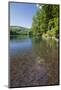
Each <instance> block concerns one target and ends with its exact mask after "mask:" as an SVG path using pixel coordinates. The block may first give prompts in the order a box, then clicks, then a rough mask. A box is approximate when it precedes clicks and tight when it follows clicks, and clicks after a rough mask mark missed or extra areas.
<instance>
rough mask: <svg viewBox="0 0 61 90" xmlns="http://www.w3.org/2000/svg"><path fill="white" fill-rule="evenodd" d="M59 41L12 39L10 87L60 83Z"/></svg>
mask: <svg viewBox="0 0 61 90" xmlns="http://www.w3.org/2000/svg"><path fill="white" fill-rule="evenodd" d="M58 82H59V80H58V43H57V42H56V41H55V40H42V39H38V38H26V39H24V38H22V39H12V40H10V87H22V86H39V85H56V84H58Z"/></svg>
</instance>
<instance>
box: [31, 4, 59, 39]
mask: <svg viewBox="0 0 61 90" xmlns="http://www.w3.org/2000/svg"><path fill="white" fill-rule="evenodd" d="M40 7H41V8H40ZM31 32H32V34H33V35H34V36H42V37H55V38H59V6H58V5H47V4H46V5H40V4H39V9H38V11H37V13H36V15H35V16H33V22H32V28H31Z"/></svg>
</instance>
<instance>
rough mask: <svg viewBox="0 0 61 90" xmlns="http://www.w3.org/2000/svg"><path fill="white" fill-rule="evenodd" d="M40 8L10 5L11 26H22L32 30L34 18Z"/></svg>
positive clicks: (24, 4)
mask: <svg viewBox="0 0 61 90" xmlns="http://www.w3.org/2000/svg"><path fill="white" fill-rule="evenodd" d="M37 10H38V7H37V5H36V4H29V3H12V2H11V3H10V26H22V27H26V28H31V25H32V17H33V16H34V15H35V14H36V12H37Z"/></svg>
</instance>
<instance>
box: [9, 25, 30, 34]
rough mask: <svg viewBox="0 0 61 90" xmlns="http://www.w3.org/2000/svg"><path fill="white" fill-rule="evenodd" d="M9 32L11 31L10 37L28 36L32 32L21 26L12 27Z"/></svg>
mask: <svg viewBox="0 0 61 90" xmlns="http://www.w3.org/2000/svg"><path fill="white" fill-rule="evenodd" d="M9 30H10V35H19V34H27V33H28V32H29V31H30V29H29V28H25V27H21V26H10V27H9Z"/></svg>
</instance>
